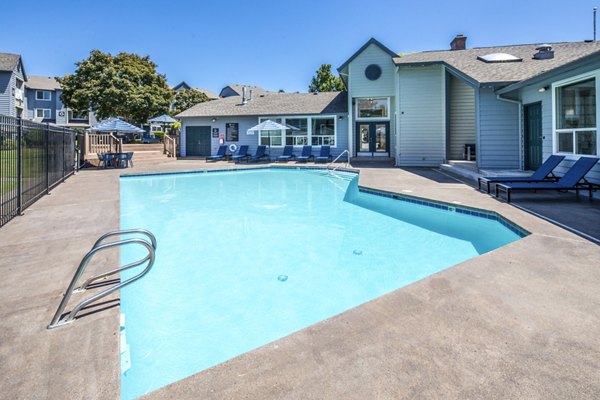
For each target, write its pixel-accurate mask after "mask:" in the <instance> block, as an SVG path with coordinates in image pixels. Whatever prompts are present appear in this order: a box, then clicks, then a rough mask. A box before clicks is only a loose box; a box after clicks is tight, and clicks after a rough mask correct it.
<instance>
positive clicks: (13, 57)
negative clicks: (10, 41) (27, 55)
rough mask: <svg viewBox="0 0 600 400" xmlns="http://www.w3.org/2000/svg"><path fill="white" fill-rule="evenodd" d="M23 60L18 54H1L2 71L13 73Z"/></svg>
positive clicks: (0, 67) (0, 65)
mask: <svg viewBox="0 0 600 400" xmlns="http://www.w3.org/2000/svg"><path fill="white" fill-rule="evenodd" d="M20 58H21V56H20V55H18V54H11V53H0V71H3V72H11V71H14V69H15V67H16V66H17V64H18V63H19V59H20Z"/></svg>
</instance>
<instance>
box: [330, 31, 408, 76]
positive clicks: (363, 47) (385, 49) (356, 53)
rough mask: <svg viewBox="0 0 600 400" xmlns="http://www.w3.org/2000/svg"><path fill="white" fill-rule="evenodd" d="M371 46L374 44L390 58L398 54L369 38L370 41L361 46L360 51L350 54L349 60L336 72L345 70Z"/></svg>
mask: <svg viewBox="0 0 600 400" xmlns="http://www.w3.org/2000/svg"><path fill="white" fill-rule="evenodd" d="M372 44H374V45H375V46H377V47H379V48H380V49H381V50H383V51H385V52H386V53H387V54H389V55H390V57H398V53H395V52H393V51H392V50H390V49H388V48H387V47H385V46H384V45H383V44H381V42H379V41H378V40H377V39H375V38H371V39H369V40H368V41H367V43H365V44H363V45H362V47H361V48H360V49H358V50H357V51H356V52H355V53H354V54H352V56H351V57H350V58H349V59H347V60H346V62H344V63H343V64H342V65H341V66H340V67H339V68H338V69H337V70H338V72H339V71H341V70H343V69H344V68H346V67H347V66H348V64H350V63H351V62H352V61H353V60H354V59H355V58H356V57H358V56H359V55H360V53H362V52H363V51H364V50H365V49H366V48H367V47H369V46H370V45H372Z"/></svg>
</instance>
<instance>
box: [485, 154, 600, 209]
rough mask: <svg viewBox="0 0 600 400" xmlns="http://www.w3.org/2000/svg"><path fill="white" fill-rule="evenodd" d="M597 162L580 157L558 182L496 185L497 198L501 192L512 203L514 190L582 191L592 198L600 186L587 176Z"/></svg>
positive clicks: (593, 159)
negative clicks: (586, 177) (587, 192)
mask: <svg viewBox="0 0 600 400" xmlns="http://www.w3.org/2000/svg"><path fill="white" fill-rule="evenodd" d="M597 162H598V158H595V157H580V158H579V160H577V162H575V164H573V165H572V166H571V168H569V170H568V171H567V172H566V173H565V174H564V175H563V177H562V178H560V179H559V180H558V181H556V182H531V183H499V184H497V185H496V197H498V196H499V195H500V192H504V193H506V202H507V203H510V197H511V192H512V191H513V190H533V191H536V190H560V191H567V190H575V192H576V193H577V194H578V195H579V191H580V190H588V191H589V192H590V197H591V196H592V191H594V190H597V189H598V188H600V185H597V184H594V183H591V182H588V181H587V180H586V179H585V175H586V174H587V173H588V172H589V171H590V170H591V169H592V168H593V167H594V165H596V163H597Z"/></svg>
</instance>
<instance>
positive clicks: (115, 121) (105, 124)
mask: <svg viewBox="0 0 600 400" xmlns="http://www.w3.org/2000/svg"><path fill="white" fill-rule="evenodd" d="M90 130H91V131H97V132H117V133H119V132H121V133H140V132H144V130H143V129H142V128H138V127H137V126H135V125H131V124H130V123H129V122H125V121H123V120H122V119H119V118H109V119H107V120H105V121H102V122H100V123H99V124H98V125H96V126H93V127H91V128H90Z"/></svg>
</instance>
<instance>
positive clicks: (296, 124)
mask: <svg viewBox="0 0 600 400" xmlns="http://www.w3.org/2000/svg"><path fill="white" fill-rule="evenodd" d="M285 124H286V125H287V126H289V127H290V129H288V130H287V132H286V136H285V144H287V145H292V146H304V145H306V144H308V118H286V119H285Z"/></svg>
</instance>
